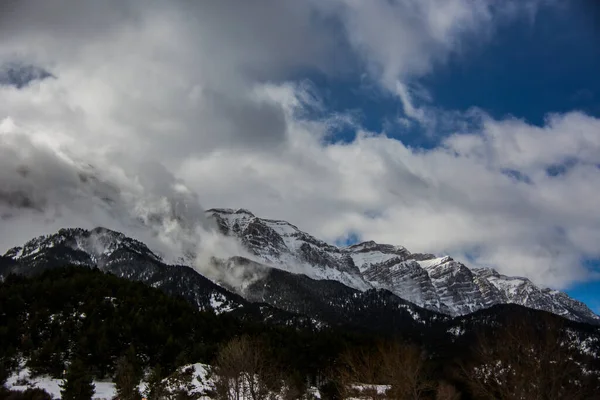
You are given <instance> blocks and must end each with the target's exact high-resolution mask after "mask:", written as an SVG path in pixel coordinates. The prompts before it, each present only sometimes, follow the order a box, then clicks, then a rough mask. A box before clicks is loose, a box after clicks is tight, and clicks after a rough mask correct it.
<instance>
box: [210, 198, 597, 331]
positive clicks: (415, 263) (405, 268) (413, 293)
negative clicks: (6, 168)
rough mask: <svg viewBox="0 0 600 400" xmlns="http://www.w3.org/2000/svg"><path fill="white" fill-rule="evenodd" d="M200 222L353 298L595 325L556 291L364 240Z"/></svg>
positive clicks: (215, 216) (277, 224)
mask: <svg viewBox="0 0 600 400" xmlns="http://www.w3.org/2000/svg"><path fill="white" fill-rule="evenodd" d="M207 216H208V217H209V219H212V220H213V221H214V222H215V223H216V224H217V226H218V227H219V229H220V230H221V232H222V233H223V234H225V235H228V236H234V237H237V238H239V239H240V241H241V243H242V244H243V245H244V246H245V247H246V249H247V250H248V251H249V252H250V253H251V254H253V255H254V258H255V260H254V261H256V262H258V263H261V264H264V265H266V266H270V267H273V268H277V269H280V270H283V271H287V272H290V273H294V274H303V275H306V276H307V277H310V278H312V279H316V280H334V281H338V282H340V283H342V284H344V285H346V286H348V287H350V288H353V289H356V290H358V291H361V292H364V291H368V290H370V289H384V290H387V291H390V292H391V293H393V294H395V295H396V296H398V297H400V298H402V299H405V300H407V301H409V302H412V303H414V304H416V305H418V306H421V307H423V308H425V309H428V310H431V311H436V312H439V313H443V314H447V315H450V316H459V315H466V314H469V313H472V312H475V311H478V310H481V309H484V308H488V307H491V306H493V305H497V304H518V305H522V306H525V307H529V308H533V309H537V310H543V311H548V312H552V313H555V314H558V315H561V316H564V317H566V318H569V319H571V320H574V321H582V322H592V323H599V322H600V317H598V316H597V315H595V314H594V313H593V312H592V311H591V310H590V309H589V308H588V307H587V306H585V304H583V303H581V302H579V301H577V300H574V299H572V298H570V297H569V296H567V295H566V294H564V293H562V292H558V291H555V290H550V289H545V288H540V287H537V286H535V285H534V284H533V283H532V282H531V281H529V280H528V279H526V278H519V277H507V276H504V275H501V274H499V273H498V272H497V271H495V270H493V269H471V268H468V267H467V266H466V265H465V264H463V263H460V262H458V261H456V260H453V259H452V258H450V257H436V256H434V255H432V254H420V253H411V252H409V251H408V250H407V249H405V248H404V247H402V246H394V245H389V244H378V243H375V242H372V241H370V242H364V243H359V244H355V245H352V246H348V247H337V246H333V245H330V244H328V243H325V242H323V241H320V240H318V239H316V238H314V237H313V236H311V235H309V234H308V233H305V232H302V231H300V230H299V229H298V228H297V227H296V226H294V225H292V224H290V223H288V222H285V221H277V220H269V219H262V218H258V217H256V216H255V215H253V214H252V213H251V212H249V211H247V210H232V209H212V210H208V211H207Z"/></svg>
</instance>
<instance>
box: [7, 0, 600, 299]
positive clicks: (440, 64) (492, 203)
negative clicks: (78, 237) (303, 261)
mask: <svg viewBox="0 0 600 400" xmlns="http://www.w3.org/2000/svg"><path fill="white" fill-rule="evenodd" d="M0 7H1V9H0V37H1V38H2V39H1V40H0V218H1V225H0V251H2V252H3V251H4V250H5V249H7V248H8V247H10V246H14V245H18V244H20V243H22V242H23V241H25V240H26V239H29V238H30V237H32V236H34V235H38V234H42V233H49V232H52V231H55V230H56V229H58V228H60V227H63V226H81V227H85V228H91V227H95V226H98V225H102V226H106V227H108V228H113V229H118V230H121V231H124V232H126V233H128V234H131V235H134V236H136V237H138V238H140V239H142V240H149V241H151V242H152V243H153V244H154V246H156V247H161V246H162V248H163V250H164V249H172V248H174V247H178V246H181V243H185V246H188V245H189V246H194V245H195V243H196V242H197V241H198V240H200V239H199V236H198V235H200V236H201V234H199V232H201V231H202V229H203V228H202V227H204V226H205V221H204V220H203V209H207V208H212V207H231V208H247V209H249V210H251V211H252V212H254V213H255V214H256V215H258V216H262V217H268V218H274V219H285V220H287V221H289V222H291V223H293V224H295V225H297V226H298V227H299V228H300V229H302V230H305V231H307V232H310V233H312V234H314V235H315V236H317V237H319V238H321V239H324V240H327V241H329V242H332V243H338V244H345V243H351V242H355V241H359V240H371V239H372V240H376V241H380V242H386V243H393V244H402V245H404V246H405V247H407V248H408V249H409V250H411V251H414V252H418V251H424V252H432V253H437V254H450V255H453V256H454V257H456V258H458V259H461V260H464V261H467V262H468V263H469V265H477V266H491V267H494V268H497V269H498V270H499V271H500V272H502V273H505V274H510V275H520V276H527V277H529V278H531V279H532V280H533V281H534V282H536V283H538V284H540V285H545V286H550V287H553V288H558V289H563V290H567V291H568V292H569V293H571V294H572V295H574V296H576V297H577V298H580V299H583V300H584V301H586V302H588V304H589V305H590V306H592V307H593V308H596V310H598V309H599V307H600V296H595V295H594V293H595V291H600V285H599V284H598V283H597V282H598V281H599V280H600V269H599V265H600V263H599V262H598V260H599V259H600V246H599V245H598V244H599V243H600V213H599V212H598V204H599V200H598V199H600V78H599V77H598V71H600V46H597V43H598V40H599V39H600V25H599V23H600V13H599V12H598V9H597V8H595V7H594V6H593V2H592V1H589V2H588V1H583V0H581V1H579V0H577V1H571V2H563V1H558V0H556V1H553V0H503V1H495V0H481V1H477V2H473V1H470V0H396V1H393V0H380V1H361V0H328V1H323V0H304V1H279V0H272V1H270V0H254V1H229V0H221V1H208V0H207V1H202V0H201V1H195V2H190V1H183V0H181V1H180V0H173V1H168V2H167V1H141V0H139V1H138V0H118V1H117V0H114V1H103V2H97V1H92V0H89V1H81V0H80V1H74V0H73V1H69V0H56V1H53V2H46V1H42V0H39V1H33V0H32V1H19V2H17V1H8V2H3V3H2V5H1V6H0ZM147 227H150V228H151V229H147ZM164 251H167V250H164Z"/></svg>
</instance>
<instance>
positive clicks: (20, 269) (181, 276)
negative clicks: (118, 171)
mask: <svg viewBox="0 0 600 400" xmlns="http://www.w3.org/2000/svg"><path fill="white" fill-rule="evenodd" d="M66 265H77V266H81V267H85V268H98V269H100V270H101V271H103V272H108V273H111V274H113V275H115V276H117V277H120V278H126V279H129V280H133V281H140V282H142V283H144V284H146V285H148V286H151V287H154V288H158V289H161V290H163V291H164V292H166V293H167V294H169V295H172V296H181V297H183V298H184V299H186V300H187V301H188V302H190V303H191V304H193V305H194V306H195V307H197V308H198V309H199V310H202V311H213V312H214V313H216V314H220V313H224V312H228V313H233V314H236V315H238V316H239V317H240V318H250V319H256V320H270V321H272V322H273V323H275V324H284V325H289V324H292V325H295V326H307V327H313V325H314V324H313V321H311V320H310V319H308V318H306V317H303V316H300V315H296V314H292V313H289V312H286V311H284V310H280V309H277V308H274V307H270V306H268V305H267V304H253V303H250V302H248V301H246V300H244V299H243V298H242V297H241V296H239V295H237V294H235V293H232V292H231V291H229V290H227V289H225V288H223V287H221V286H219V285H217V284H215V283H214V282H213V281H211V280H210V279H207V278H206V277H204V276H202V275H201V274H199V273H198V272H197V271H196V270H194V269H193V268H190V267H188V266H184V265H168V264H165V263H164V262H163V261H162V260H161V258H160V257H159V256H157V255H156V254H154V253H153V252H152V251H151V250H150V249H149V248H148V247H147V246H146V245H145V244H144V243H142V242H139V241H137V240H135V239H132V238H129V237H127V236H125V235H123V234H122V233H119V232H115V231H112V230H109V229H105V228H95V229H92V230H90V231H88V230H85V229H79V228H74V229H61V230H60V231H58V232H57V233H56V234H53V235H46V236H41V237H38V238H34V239H32V240H30V241H28V242H27V243H25V244H24V245H23V246H22V247H15V248H12V249H10V250H8V251H7V252H6V254H5V255H4V256H2V257H0V279H2V278H3V277H6V276H7V275H8V274H10V273H17V274H21V275H25V276H33V275H37V274H40V273H42V272H44V271H46V270H50V269H54V268H57V267H63V266H66Z"/></svg>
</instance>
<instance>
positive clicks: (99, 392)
mask: <svg viewBox="0 0 600 400" xmlns="http://www.w3.org/2000/svg"><path fill="white" fill-rule="evenodd" d="M61 382H62V380H61V379H52V378H50V377H48V376H37V377H32V376H31V374H30V372H29V370H28V369H27V368H25V369H23V370H21V371H20V372H19V373H17V374H13V375H11V376H10V377H9V378H8V380H7V381H6V387H7V388H8V389H12V390H19V391H25V390H27V389H33V388H39V389H44V390H45V391H46V392H48V393H49V394H50V395H51V396H52V397H53V398H55V399H60V384H61ZM94 385H95V387H96V392H95V394H94V396H93V397H92V399H95V400H111V399H112V398H113V397H114V396H115V394H116V391H115V384H114V383H112V382H99V381H94Z"/></svg>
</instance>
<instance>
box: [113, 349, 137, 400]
mask: <svg viewBox="0 0 600 400" xmlns="http://www.w3.org/2000/svg"><path fill="white" fill-rule="evenodd" d="M138 384H139V377H138V376H137V373H136V369H135V365H134V363H133V362H132V361H131V360H130V357H127V356H125V357H121V358H120V359H119V361H118V363H117V368H116V371H115V388H116V390H117V398H118V399H119V400H141V398H142V396H141V395H140V391H139V389H138Z"/></svg>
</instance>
